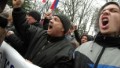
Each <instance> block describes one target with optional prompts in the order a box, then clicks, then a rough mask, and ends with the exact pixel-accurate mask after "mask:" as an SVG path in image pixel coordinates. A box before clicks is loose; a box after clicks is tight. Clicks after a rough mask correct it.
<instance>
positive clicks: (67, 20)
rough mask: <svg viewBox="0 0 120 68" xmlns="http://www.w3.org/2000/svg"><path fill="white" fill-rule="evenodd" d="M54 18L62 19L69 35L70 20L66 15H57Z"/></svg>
mask: <svg viewBox="0 0 120 68" xmlns="http://www.w3.org/2000/svg"><path fill="white" fill-rule="evenodd" d="M54 16H57V17H59V18H60V20H61V22H62V24H63V27H64V30H65V31H64V33H67V32H68V30H69V29H70V26H71V23H70V19H69V18H68V17H67V16H66V15H63V14H57V15H54Z"/></svg>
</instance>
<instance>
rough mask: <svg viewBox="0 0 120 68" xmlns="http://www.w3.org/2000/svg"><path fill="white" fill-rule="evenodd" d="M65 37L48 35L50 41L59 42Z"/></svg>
mask: <svg viewBox="0 0 120 68" xmlns="http://www.w3.org/2000/svg"><path fill="white" fill-rule="evenodd" d="M63 39H65V36H61V37H51V36H50V35H48V37H47V41H48V42H51V43H52V42H58V41H61V40H63Z"/></svg>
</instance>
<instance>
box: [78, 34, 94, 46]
mask: <svg viewBox="0 0 120 68" xmlns="http://www.w3.org/2000/svg"><path fill="white" fill-rule="evenodd" d="M93 40H94V38H93V36H91V35H87V34H83V35H82V36H81V39H80V45H81V44H83V43H85V42H88V41H93Z"/></svg>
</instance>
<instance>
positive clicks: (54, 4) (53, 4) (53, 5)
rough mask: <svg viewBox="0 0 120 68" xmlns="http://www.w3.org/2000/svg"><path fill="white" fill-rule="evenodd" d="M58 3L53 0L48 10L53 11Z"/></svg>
mask: <svg viewBox="0 0 120 68" xmlns="http://www.w3.org/2000/svg"><path fill="white" fill-rule="evenodd" d="M58 2H59V0H54V2H53V3H52V5H51V7H50V9H51V10H54V9H55V8H56V7H57V4H58Z"/></svg>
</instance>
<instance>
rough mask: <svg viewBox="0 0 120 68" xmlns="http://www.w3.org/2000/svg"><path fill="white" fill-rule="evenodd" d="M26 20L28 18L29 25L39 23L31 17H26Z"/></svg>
mask: <svg viewBox="0 0 120 68" xmlns="http://www.w3.org/2000/svg"><path fill="white" fill-rule="evenodd" d="M26 18H27V22H28V24H33V23H35V22H37V21H36V20H35V19H34V18H33V17H32V16H30V15H26Z"/></svg>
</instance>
